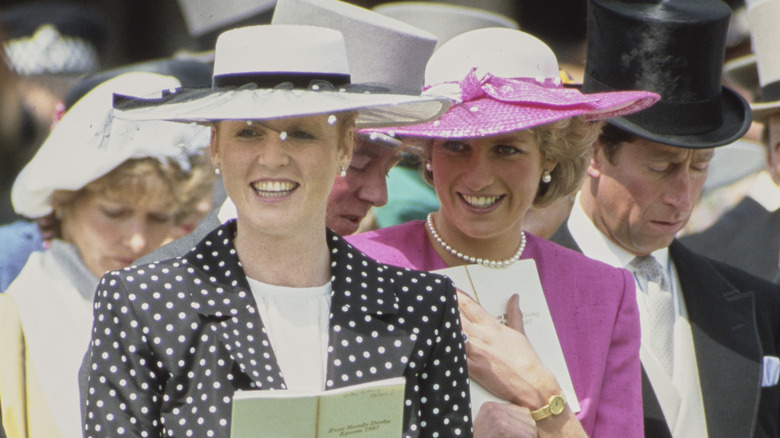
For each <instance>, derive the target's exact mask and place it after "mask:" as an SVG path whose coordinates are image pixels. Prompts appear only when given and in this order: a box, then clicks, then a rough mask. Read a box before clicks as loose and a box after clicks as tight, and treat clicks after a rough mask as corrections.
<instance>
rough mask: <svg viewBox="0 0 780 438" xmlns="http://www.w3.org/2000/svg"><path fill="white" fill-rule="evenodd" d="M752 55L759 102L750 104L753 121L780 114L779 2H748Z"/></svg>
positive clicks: (765, 0)
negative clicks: (756, 72)
mask: <svg viewBox="0 0 780 438" xmlns="http://www.w3.org/2000/svg"><path fill="white" fill-rule="evenodd" d="M747 18H748V22H749V23H750V35H751V39H752V42H753V53H755V55H756V64H757V69H758V83H759V86H760V87H761V90H760V100H759V101H756V102H753V103H751V105H750V108H751V109H752V110H753V120H755V121H759V122H760V121H763V120H764V119H766V117H767V116H768V115H769V114H772V113H774V112H777V111H780V57H779V56H778V51H780V26H778V18H780V2H778V1H775V0H763V1H751V2H750V3H748V6H747Z"/></svg>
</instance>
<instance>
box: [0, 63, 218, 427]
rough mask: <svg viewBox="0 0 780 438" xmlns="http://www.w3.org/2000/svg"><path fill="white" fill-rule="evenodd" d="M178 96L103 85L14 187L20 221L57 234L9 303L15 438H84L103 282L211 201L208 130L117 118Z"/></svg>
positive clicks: (3, 374) (6, 399)
mask: <svg viewBox="0 0 780 438" xmlns="http://www.w3.org/2000/svg"><path fill="white" fill-rule="evenodd" d="M179 85H180V84H179V82H178V80H177V79H175V78H173V77H170V76H161V75H157V74H153V73H128V74H124V75H120V76H117V77H115V78H113V79H111V80H108V81H106V82H104V83H102V84H101V85H98V86H97V87H96V88H95V89H93V90H92V91H91V92H90V93H88V94H87V95H86V96H84V97H83V98H82V99H81V100H80V101H79V102H77V103H76V104H75V105H74V106H73V107H72V108H71V109H70V110H69V111H68V113H67V114H66V115H65V117H64V118H63V119H62V120H61V121H60V122H59V123H58V124H57V126H56V127H55V129H54V130H53V131H52V133H51V134H50V135H49V137H48V138H47V140H46V141H45V142H44V144H43V145H42V146H41V148H40V149H39V151H38V152H37V153H36V155H35V157H33V159H32V160H31V162H30V163H29V164H28V165H27V166H26V167H25V168H24V169H23V170H22V172H21V173H20V174H19V176H18V177H17V179H16V181H15V183H14V187H13V191H12V200H13V204H14V208H15V209H16V211H17V212H18V213H19V214H21V215H24V216H26V217H29V218H40V217H45V216H48V215H53V216H54V217H55V220H54V224H55V225H54V238H53V239H52V240H51V242H50V245H49V247H48V248H47V249H45V250H44V251H42V252H35V253H33V254H32V255H31V256H30V258H29V260H28V261H27V263H26V264H25V266H24V268H23V269H22V271H21V273H20V274H19V276H18V277H17V278H16V279H15V280H14V281H13V282H12V283H11V285H10V286H9V288H8V290H7V291H6V293H5V294H2V295H0V351H2V353H1V354H0V399H2V409H3V415H2V417H3V422H4V425H5V427H6V430H7V432H8V434H9V436H12V437H79V436H81V435H82V433H81V415H80V410H79V391H78V385H77V375H78V369H79V365H80V363H81V359H82V358H83V356H84V353H85V351H86V350H87V346H88V345H89V337H90V329H91V326H92V298H93V296H94V291H95V288H96V287H97V284H98V279H99V278H100V277H101V276H102V275H103V274H104V273H106V272H107V271H110V270H114V269H121V268H124V267H127V266H129V265H130V263H131V262H132V261H133V260H134V259H136V258H138V257H139V256H141V255H143V254H145V253H148V252H149V251H152V250H153V249H155V248H157V247H159V246H160V245H161V244H162V243H163V242H164V241H165V239H166V238H168V237H169V236H171V234H173V233H174V231H175V228H176V226H177V219H178V218H180V217H184V216H186V215H188V214H189V212H190V210H191V209H193V208H194V204H195V200H196V199H198V198H200V197H203V196H204V195H206V194H208V193H210V191H211V185H212V183H213V177H212V176H211V174H212V173H211V172H212V171H211V165H210V163H209V162H208V157H207V156H206V154H205V153H206V147H207V146H208V140H209V136H208V135H209V132H208V129H206V128H204V127H199V126H185V125H181V124H176V123H171V122H134V121H114V120H113V118H112V113H113V109H112V101H113V93H114V92H121V93H125V94H138V95H147V94H148V93H150V92H153V91H156V92H157V93H158V95H159V90H160V88H171V87H177V86H179ZM198 181H200V182H202V183H203V184H201V183H199V182H198ZM204 191H205V192H204Z"/></svg>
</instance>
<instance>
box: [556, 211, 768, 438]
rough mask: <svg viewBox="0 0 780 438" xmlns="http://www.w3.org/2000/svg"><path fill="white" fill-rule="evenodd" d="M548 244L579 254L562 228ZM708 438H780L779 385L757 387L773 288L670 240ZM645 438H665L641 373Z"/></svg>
mask: <svg viewBox="0 0 780 438" xmlns="http://www.w3.org/2000/svg"><path fill="white" fill-rule="evenodd" d="M551 240H552V241H554V242H557V243H559V244H561V245H563V246H568V247H569V248H572V249H575V250H577V251H581V250H580V248H579V246H578V245H577V244H576V242H575V241H574V238H573V237H572V236H571V233H570V232H569V229H568V226H567V225H566V223H565V222H564V224H563V226H561V228H559V229H558V231H556V232H555V234H554V235H553V236H552V237H551ZM669 255H670V257H671V259H672V261H673V262H674V264H675V267H676V269H677V273H678V275H679V277H680V284H681V286H682V291H683V299H684V301H685V306H686V309H687V312H688V317H689V319H690V324H691V331H692V335H693V343H694V349H695V351H696V361H697V363H698V365H699V379H700V380H701V391H702V398H703V400H704V412H705V415H706V421H707V431H708V434H709V436H710V438H716V437H723V438H735V437H778V436H780V386H778V385H777V384H775V385H774V386H770V387H766V388H762V387H761V381H762V368H763V367H762V361H763V357H764V356H778V355H780V288H778V286H777V285H774V284H772V283H769V282H767V281H765V280H763V279H760V278H758V277H755V276H753V275H750V274H748V273H746V272H744V271H741V270H739V269H737V268H733V267H731V266H728V265H725V264H723V263H720V262H717V261H714V260H710V259H707V258H705V257H702V256H699V255H698V254H696V253H694V252H692V251H690V250H689V249H688V248H686V247H685V246H683V245H682V244H681V243H680V242H678V241H674V242H672V245H671V246H670V247H669ZM642 380H643V387H642V393H643V403H644V411H645V436H647V437H650V438H655V437H671V433H670V431H669V429H668V427H667V426H666V421H665V420H664V417H663V413H662V412H661V408H660V405H659V403H658V399H657V398H656V396H655V393H654V391H653V389H652V387H651V386H650V384H649V381H648V380H647V377H646V375H644V371H643V379H642Z"/></svg>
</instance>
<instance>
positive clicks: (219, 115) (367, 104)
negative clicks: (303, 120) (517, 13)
mask: <svg viewBox="0 0 780 438" xmlns="http://www.w3.org/2000/svg"><path fill="white" fill-rule="evenodd" d="M177 94H179V96H174V98H172V99H165V98H164V99H163V100H162V101H155V100H149V101H145V102H144V101H132V102H130V106H119V107H118V109H119V110H118V111H117V113H116V114H117V116H119V117H122V118H128V119H133V120H169V121H177V122H196V123H203V122H211V121H217V120H268V119H278V118H286V117H302V116H310V115H319V114H333V113H339V112H346V111H357V113H358V116H357V120H356V122H355V123H356V127H357V128H368V127H386V126H401V125H409V124H416V123H423V122H427V121H430V120H434V119H436V118H438V117H439V116H441V115H442V114H444V113H445V112H446V111H447V109H448V108H449V106H450V100H449V99H447V98H445V97H420V96H414V95H405V94H384V93H382V94H377V93H357V92H346V91H310V90H285V89H276V88H273V89H267V88H265V89H248V88H238V89H233V90H214V91H210V92H205V93H204V90H195V91H194V93H193V94H192V97H191V98H189V97H187V90H180V91H179V92H178V93H177ZM139 103H140V104H141V105H140V106H139V105H138V104H139Z"/></svg>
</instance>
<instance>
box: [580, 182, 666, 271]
mask: <svg viewBox="0 0 780 438" xmlns="http://www.w3.org/2000/svg"><path fill="white" fill-rule="evenodd" d="M567 225H568V226H569V232H570V233H571V235H572V237H573V238H574V241H575V242H577V245H578V246H579V247H580V249H581V250H582V253H583V254H585V255H586V256H588V257H590V258H592V259H596V260H599V261H601V262H604V263H606V264H608V265H612V266H615V267H618V268H626V267H628V264H629V263H631V261H632V260H633V259H634V257H636V256H635V255H633V254H631V253H629V252H628V251H626V250H624V249H623V248H621V247H619V246H618V245H616V244H615V243H613V242H612V241H611V240H609V238H607V236H606V235H605V234H604V233H602V232H601V230H599V229H598V228H597V227H596V225H595V224H594V223H593V221H591V220H590V218H589V217H588V215H586V214H585V211H584V210H583V209H582V201H581V199H580V194H579V193H577V196H576V198H575V200H574V206H572V209H571V213H570V215H569V219H568V222H567ZM651 255H652V256H653V257H655V259H656V260H658V263H660V264H661V266H663V267H664V268H665V269H667V270H668V268H669V248H661V249H659V250H656V251H654V252H652V253H651Z"/></svg>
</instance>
